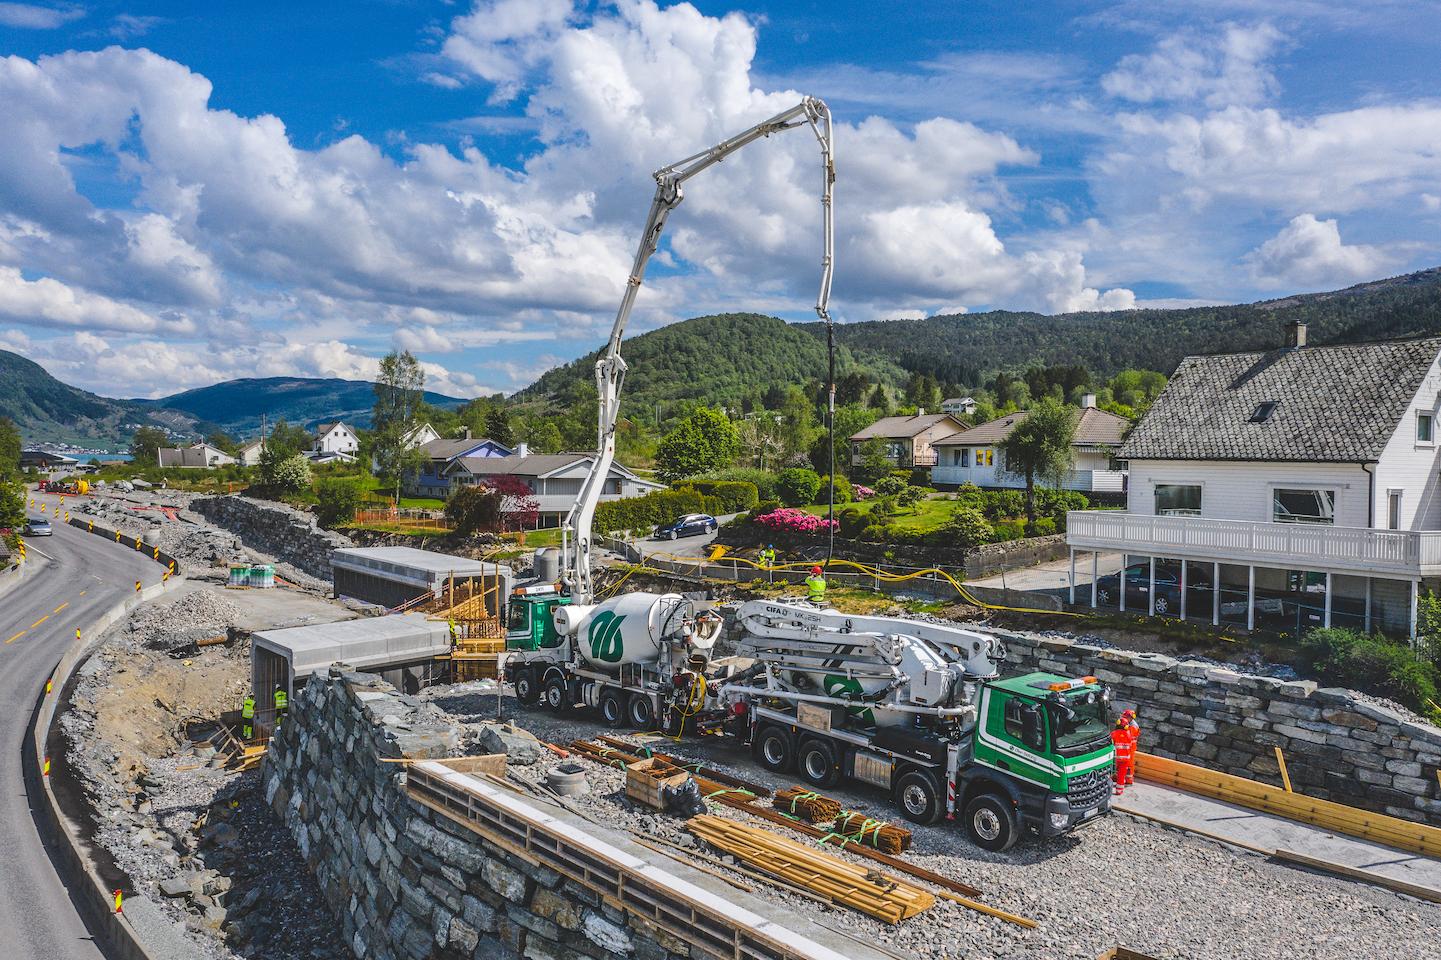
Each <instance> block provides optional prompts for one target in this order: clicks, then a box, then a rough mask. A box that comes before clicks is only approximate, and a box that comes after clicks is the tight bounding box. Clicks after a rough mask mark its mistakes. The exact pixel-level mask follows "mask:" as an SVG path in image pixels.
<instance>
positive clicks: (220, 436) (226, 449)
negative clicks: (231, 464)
mask: <svg viewBox="0 0 1441 960" xmlns="http://www.w3.org/2000/svg"><path fill="white" fill-rule="evenodd" d="M205 442H206V443H208V444H210V445H211V446H212V447H214V448H215V449H217V450H219V451H220V452H222V453H228V454H230V455H231V456H232V457H233V456H236V455H237V454H239V453H240V444H238V443H236V442H235V438H234V437H232V436H231V435H230V434H228V433H226V432H225V431H224V430H212V431H211V432H210V433H209V434H208V435H206V437H205Z"/></svg>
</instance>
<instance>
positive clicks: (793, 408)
mask: <svg viewBox="0 0 1441 960" xmlns="http://www.w3.org/2000/svg"><path fill="white" fill-rule="evenodd" d="M776 413H778V414H780V418H781V419H780V423H779V427H780V436H781V440H782V442H783V443H784V444H785V451H786V455H787V456H794V455H795V454H798V453H805V452H806V451H808V450H809V449H810V448H811V444H812V443H814V442H815V439H816V435H817V434H818V433H821V432H822V430H821V428H820V427H819V426H817V425H816V408H815V404H814V403H812V402H811V398H810V397H808V396H806V392H805V391H804V390H802V389H801V388H800V387H791V388H790V389H788V390H786V394H785V400H784V402H783V403H782V404H781V405H780V408H779V409H778V410H777V411H776Z"/></svg>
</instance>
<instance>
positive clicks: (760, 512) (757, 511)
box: [751, 500, 781, 520]
mask: <svg viewBox="0 0 1441 960" xmlns="http://www.w3.org/2000/svg"><path fill="white" fill-rule="evenodd" d="M780 508H781V502H780V501H779V500H762V501H761V502H760V503H758V504H756V505H755V508H754V509H752V510H751V519H752V520H754V519H755V518H756V517H763V516H765V515H766V514H768V513H770V512H772V511H774V510H779V509H780Z"/></svg>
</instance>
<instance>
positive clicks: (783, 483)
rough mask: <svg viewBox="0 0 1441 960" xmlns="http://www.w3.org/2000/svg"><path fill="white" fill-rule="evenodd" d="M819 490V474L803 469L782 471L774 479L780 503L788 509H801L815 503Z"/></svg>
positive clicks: (793, 468)
mask: <svg viewBox="0 0 1441 960" xmlns="http://www.w3.org/2000/svg"><path fill="white" fill-rule="evenodd" d="M820 490H821V478H820V474H818V473H816V472H815V471H814V470H807V469H806V468H805V467H791V468H790V469H789V470H782V471H781V472H780V474H779V475H778V476H777V477H776V494H777V495H778V496H779V497H780V498H781V503H784V504H785V505H786V506H788V507H803V506H805V505H806V504H810V503H815V502H816V496H817V495H819V493H820Z"/></svg>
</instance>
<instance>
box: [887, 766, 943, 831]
mask: <svg viewBox="0 0 1441 960" xmlns="http://www.w3.org/2000/svg"><path fill="white" fill-rule="evenodd" d="M894 798H895V802H896V807H897V809H899V810H900V811H901V816H903V817H905V818H906V819H907V820H909V821H911V823H919V824H930V823H935V822H936V821H937V820H939V819H940V818H941V805H942V802H943V801H942V797H941V787H940V784H938V783H937V782H936V778H935V776H934V775H932V774H931V773H930V772H928V771H926V770H907V771H906V772H905V773H903V774H901V776H900V779H899V780H897V781H896V786H895V793H894Z"/></svg>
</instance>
